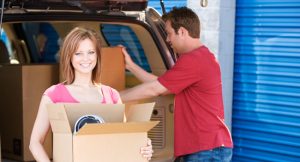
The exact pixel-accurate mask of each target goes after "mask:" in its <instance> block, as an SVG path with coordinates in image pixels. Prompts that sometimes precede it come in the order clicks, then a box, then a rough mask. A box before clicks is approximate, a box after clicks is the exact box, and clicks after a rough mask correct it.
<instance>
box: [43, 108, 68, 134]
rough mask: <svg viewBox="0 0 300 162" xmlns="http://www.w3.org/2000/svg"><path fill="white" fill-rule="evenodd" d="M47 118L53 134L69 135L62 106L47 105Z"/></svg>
mask: <svg viewBox="0 0 300 162" xmlns="http://www.w3.org/2000/svg"><path fill="white" fill-rule="evenodd" d="M47 110H48V117H49V120H50V124H51V128H52V131H53V132H54V133H71V132H72V131H71V127H70V124H69V120H68V116H67V114H66V111H65V109H64V104H47Z"/></svg>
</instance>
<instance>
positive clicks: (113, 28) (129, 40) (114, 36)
mask: <svg viewBox="0 0 300 162" xmlns="http://www.w3.org/2000/svg"><path fill="white" fill-rule="evenodd" d="M101 30H102V31H101V32H102V33H103V36H104V38H105V39H106V41H107V43H108V44H109V45H110V46H116V45H119V44H121V45H123V46H125V47H126V49H127V51H128V53H129V55H130V56H131V58H132V60H133V61H134V62H135V63H136V64H138V65H139V66H141V67H142V68H143V69H144V70H146V71H148V72H151V69H150V66H149V64H148V60H147V58H146V56H145V53H144V50H143V48H142V46H141V44H140V41H139V40H138V38H137V36H136V35H135V33H134V32H133V31H132V30H131V28H129V27H128V26H124V25H116V24H102V25H101Z"/></svg>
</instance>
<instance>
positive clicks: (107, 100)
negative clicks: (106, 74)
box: [44, 83, 120, 104]
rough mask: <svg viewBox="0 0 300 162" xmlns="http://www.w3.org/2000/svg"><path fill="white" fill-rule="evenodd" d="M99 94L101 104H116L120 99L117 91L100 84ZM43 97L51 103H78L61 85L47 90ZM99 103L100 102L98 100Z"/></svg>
mask: <svg viewBox="0 0 300 162" xmlns="http://www.w3.org/2000/svg"><path fill="white" fill-rule="evenodd" d="M100 88H101V92H102V95H103V100H102V101H101V103H103V104H116V103H118V101H119V99H120V94H119V92H118V91H117V90H115V89H113V88H111V87H109V86H106V85H103V84H101V87H100ZM44 95H46V96H48V97H49V98H50V99H51V100H52V102H53V103H61V102H64V103H79V101H77V100H76V99H75V98H74V97H72V95H71V93H70V92H69V91H68V89H67V87H66V86H65V85H64V84H63V83H59V84H56V85H53V86H51V87H50V88H48V89H47V90H46V91H45V92H44ZM99 101H100V100H99Z"/></svg>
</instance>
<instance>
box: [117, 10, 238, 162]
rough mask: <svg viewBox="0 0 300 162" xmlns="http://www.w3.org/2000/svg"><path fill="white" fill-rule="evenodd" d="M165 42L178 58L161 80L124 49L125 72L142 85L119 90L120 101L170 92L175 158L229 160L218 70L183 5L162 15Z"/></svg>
mask: <svg viewBox="0 0 300 162" xmlns="http://www.w3.org/2000/svg"><path fill="white" fill-rule="evenodd" d="M163 20H164V21H165V23H166V24H165V25H166V26H165V28H166V32H167V42H168V43H170V45H171V47H172V48H173V49H174V51H175V52H176V53H178V54H179V58H178V61H177V62H176V63H175V65H174V66H173V67H172V68H171V69H170V70H168V71H167V72H166V73H164V74H163V75H162V76H160V77H156V76H154V75H153V74H150V73H147V72H146V71H144V70H143V69H142V68H140V67H139V66H138V65H136V64H135V63H134V62H133V61H132V60H131V58H130V56H129V55H128V53H127V52H126V50H125V49H124V48H123V53H124V56H125V62H126V68H127V69H128V70H129V71H131V72H132V73H133V74H134V75H135V76H136V77H137V78H138V79H140V80H141V81H143V82H144V83H143V84H141V85H138V86H136V87H133V88H131V89H128V90H126V91H123V92H121V98H122V100H123V101H131V100H138V99H143V98H149V97H154V96H158V95H161V94H168V93H173V94H175V113H174V120H175V121H174V125H175V128H174V140H175V141H174V145H175V146H174V154H175V156H176V157H177V159H179V158H182V159H183V160H184V161H185V162H200V161H222V162H227V161H230V160H231V157H232V147H233V143H232V139H231V135H230V132H229V130H228V128H227V127H226V125H225V123H224V106H223V99H222V82H221V72H220V66H219V63H218V62H217V60H216V58H215V57H214V55H213V54H212V53H211V52H210V51H209V50H208V49H207V48H206V47H205V46H204V45H203V44H202V43H201V42H200V39H199V38H200V20H199V18H198V16H197V15H196V14H195V13H194V12H193V11H192V10H191V9H188V8H186V7H181V8H173V10H172V11H170V12H169V13H167V14H165V15H163Z"/></svg>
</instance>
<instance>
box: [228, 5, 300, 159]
mask: <svg viewBox="0 0 300 162" xmlns="http://www.w3.org/2000/svg"><path fill="white" fill-rule="evenodd" d="M236 7H237V8H236V9H237V10H236V11H237V13H236V35H235V56H234V57H235V59H234V95H233V98H234V99H233V120H232V127H233V140H234V144H235V148H234V156H233V161H243V162H244V161H249V162H250V161H251V162H253V161H272V162H276V161H278V162H283V161H291V162H297V161H300V0H236Z"/></svg>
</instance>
